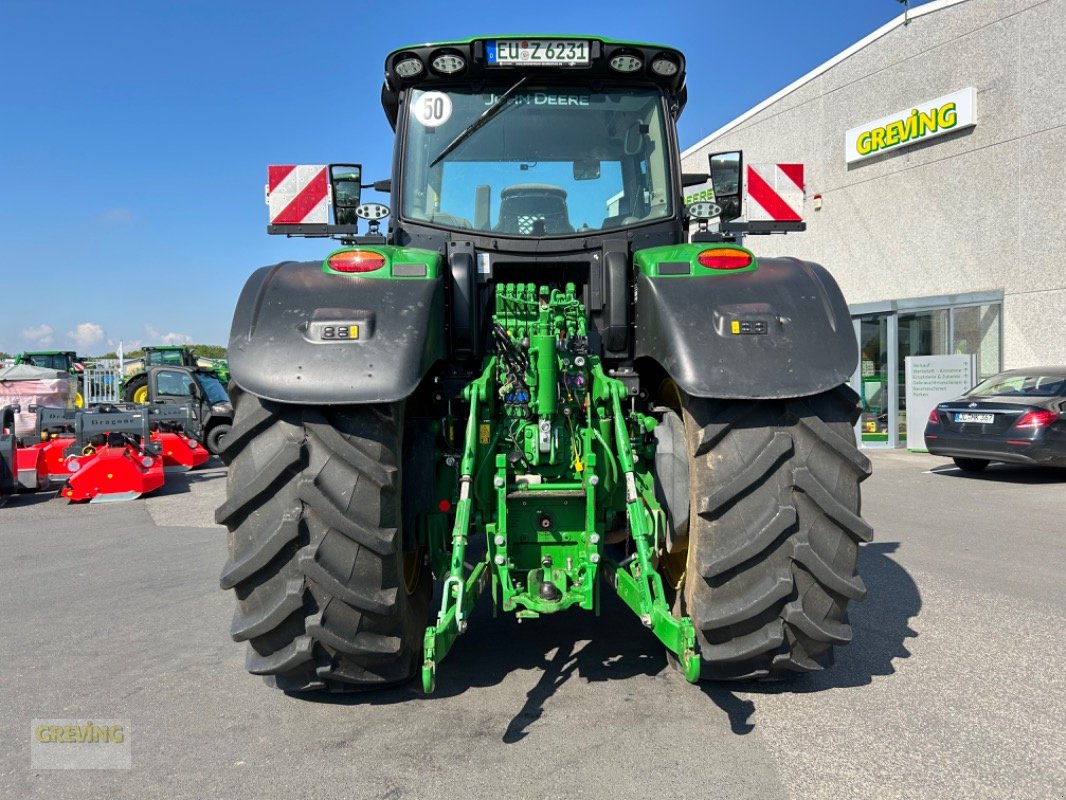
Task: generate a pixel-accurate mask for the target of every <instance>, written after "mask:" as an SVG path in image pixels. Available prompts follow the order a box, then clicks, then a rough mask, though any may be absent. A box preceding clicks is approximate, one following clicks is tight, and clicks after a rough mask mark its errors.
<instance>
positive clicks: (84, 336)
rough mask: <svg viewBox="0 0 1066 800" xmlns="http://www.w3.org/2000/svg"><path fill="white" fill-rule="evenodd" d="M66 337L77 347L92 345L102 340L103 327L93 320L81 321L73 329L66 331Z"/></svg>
mask: <svg viewBox="0 0 1066 800" xmlns="http://www.w3.org/2000/svg"><path fill="white" fill-rule="evenodd" d="M67 338H68V339H70V340H71V341H73V342H74V343H75V344H77V345H78V347H92V346H93V345H95V344H99V343H100V342H102V341H103V340H104V329H103V328H102V327H101V326H99V325H97V324H96V323H95V322H82V323H80V324H79V325H77V326H76V327H75V328H74V330H72V331H67Z"/></svg>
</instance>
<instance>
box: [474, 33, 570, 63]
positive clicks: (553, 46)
mask: <svg viewBox="0 0 1066 800" xmlns="http://www.w3.org/2000/svg"><path fill="white" fill-rule="evenodd" d="M485 56H486V60H487V61H488V63H489V64H490V65H491V66H495V67H502V66H513V65H515V64H522V65H529V66H538V67H541V66H542V67H558V66H571V65H574V64H581V65H587V64H588V63H589V43H588V42H584V41H581V40H579V39H498V40H494V41H490V42H486V43H485Z"/></svg>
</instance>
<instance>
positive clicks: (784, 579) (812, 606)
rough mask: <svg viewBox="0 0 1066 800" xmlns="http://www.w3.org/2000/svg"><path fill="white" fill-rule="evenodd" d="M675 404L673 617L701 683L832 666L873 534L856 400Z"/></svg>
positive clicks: (827, 396)
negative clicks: (680, 456) (679, 582)
mask: <svg viewBox="0 0 1066 800" xmlns="http://www.w3.org/2000/svg"><path fill="white" fill-rule="evenodd" d="M677 394H678V395H681V393H680V392H678V393H677ZM679 399H680V404H681V405H682V407H683V414H682V416H683V419H684V425H685V433H686V438H687V440H688V445H689V457H690V462H689V465H690V469H689V472H690V480H689V487H690V492H691V494H690V509H691V511H690V513H689V526H688V550H687V557H686V559H685V575H684V583H683V586H682V589H681V591H680V592H679V593H678V598H677V606H678V609H677V610H678V613H685V614H688V615H689V616H690V617H691V618H692V621H693V623H694V625H695V626H696V629H697V631H696V634H697V640H698V643H699V648H700V654H701V658H702V669H701V677H702V678H703V679H710V680H742V679H763V680H765V679H780V678H784V677H788V676H790V675H792V674H793V673H802V672H811V671H814V670H819V669H822V668H824V667H826V666H829V665H830V664H831V663H832V658H833V646H834V645H842V644H845V643H847V642H849V641H850V640H851V627H850V626H849V625H848V618H847V605H848V602H849V601H851V600H861V599H863V598H864V597H865V595H866V588H865V586H864V585H863V582H862V578H860V577H859V575H858V574H857V573H856V562H857V557H858V547H859V543H860V542H866V541H869V540H870V539H871V538H872V534H873V531H872V529H871V528H870V526H869V525H868V524H867V523H866V522H864V521H863V519H862V518H861V517H860V516H859V512H860V498H859V484H860V482H862V481H863V480H865V479H866V478H867V477H868V476H869V475H870V462H869V460H868V459H867V458H866V457H865V456H864V455H863V454H862V453H860V452H859V450H858V448H857V446H856V443H855V434H854V430H853V425H854V424H855V420H856V419H857V414H858V410H859V406H858V404H857V396H856V395H855V393H854V392H853V391H852V390H851V389H850V388H848V387H847V386H841V387H839V388H838V389H835V390H832V391H828V392H824V393H822V394H818V395H813V396H810V397H797V398H790V399H783V400H709V399H702V398H694V397H687V396H684V395H681V397H680V398H679Z"/></svg>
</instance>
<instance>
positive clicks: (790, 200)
mask: <svg viewBox="0 0 1066 800" xmlns="http://www.w3.org/2000/svg"><path fill="white" fill-rule="evenodd" d="M747 177H748V180H747V195H748V198H747V199H748V202H747V212H748V213H747V218H748V221H749V222H751V221H753V220H769V221H771V222H799V221H801V220H802V219H803V165H802V164H748V176H747Z"/></svg>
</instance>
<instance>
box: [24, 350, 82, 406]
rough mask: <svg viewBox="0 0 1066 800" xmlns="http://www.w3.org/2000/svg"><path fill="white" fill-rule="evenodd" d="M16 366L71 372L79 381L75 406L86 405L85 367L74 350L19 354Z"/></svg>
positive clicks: (36, 351)
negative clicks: (22, 365) (24, 365)
mask: <svg viewBox="0 0 1066 800" xmlns="http://www.w3.org/2000/svg"><path fill="white" fill-rule="evenodd" d="M15 363H16V364H29V365H30V366H31V367H44V368H45V369H54V370H56V371H58V372H69V373H70V374H71V375H73V376H74V377H75V378H76V379H77V381H78V390H77V394H76V395H75V396H74V405H76V406H77V407H78V408H82V407H84V405H85V377H84V373H85V365H84V364H83V363H82V360H81V359H80V358H78V354H77V353H75V352H74V351H73V350H35V351H33V352H26V353H18V354H17V355H16V356H15Z"/></svg>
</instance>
